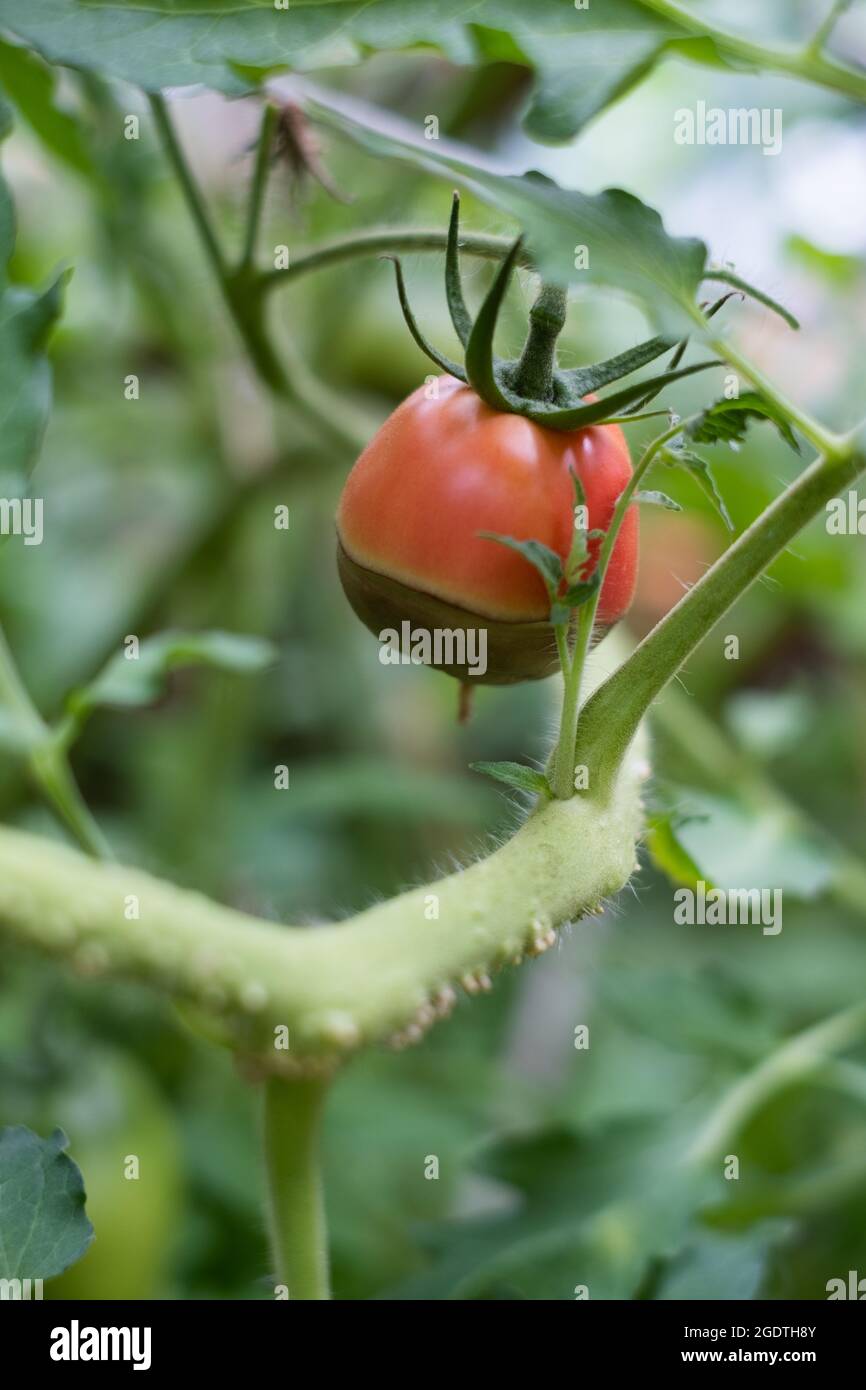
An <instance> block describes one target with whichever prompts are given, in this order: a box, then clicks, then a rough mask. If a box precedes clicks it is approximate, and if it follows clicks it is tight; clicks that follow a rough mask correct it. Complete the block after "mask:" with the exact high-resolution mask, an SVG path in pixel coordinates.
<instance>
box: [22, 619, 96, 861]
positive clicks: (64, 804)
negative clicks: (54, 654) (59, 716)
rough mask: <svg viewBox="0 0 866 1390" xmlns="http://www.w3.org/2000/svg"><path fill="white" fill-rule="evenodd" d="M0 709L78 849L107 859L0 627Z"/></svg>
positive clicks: (57, 744) (58, 744) (58, 747)
mask: <svg viewBox="0 0 866 1390" xmlns="http://www.w3.org/2000/svg"><path fill="white" fill-rule="evenodd" d="M0 708H5V709H7V710H8V711H9V712H10V713H11V714H12V716H13V718H14V721H15V725H16V727H17V728H18V730H19V731H20V734H21V738H22V745H23V748H24V750H25V754H26V758H27V764H28V767H29V769H30V772H31V775H32V776H33V779H34V781H35V782H36V784H37V786H38V787H39V788H40V790H41V791H42V793H43V795H44V796H45V798H46V800H47V801H48V802H49V804H50V805H51V806H52V807H53V809H54V811H55V813H56V814H57V816H58V818H59V819H60V821H61V822H62V823H63V824H64V825H65V826H67V828H68V829H69V830H70V831H71V832H72V834H73V835H74V836H75V838H76V840H77V841H78V843H79V844H80V845H81V848H82V849H83V850H85V851H86V852H87V853H88V854H90V855H92V856H93V857H94V858H95V859H110V858H111V850H110V848H109V845H108V842H107V841H106V839H105V837H104V836H103V834H102V831H101V830H100V829H99V826H98V825H97V823H96V821H95V820H94V818H93V816H92V815H91V813H90V811H89V810H88V808H87V805H86V804H85V802H84V798H83V797H82V795H81V792H80V791H79V789H78V785H77V783H76V781H75V778H74V777H73V775H72V772H71V770H70V767H69V763H68V761H67V758H66V751H65V748H64V746H63V743H62V741H61V740H60V739H59V738H56V737H55V735H54V732H53V731H52V730H51V729H49V727H48V726H47V724H46V723H45V721H44V720H43V719H42V716H41V715H40V713H39V711H38V710H37V708H36V706H35V705H34V704H33V701H32V700H31V699H30V696H29V695H28V693H27V690H26V687H25V685H24V682H23V681H22V680H21V677H20V675H19V673H18V668H17V667H16V665H15V660H14V658H13V656H12V653H11V651H10V649H9V645H8V643H7V641H6V637H5V634H4V632H3V629H2V627H0Z"/></svg>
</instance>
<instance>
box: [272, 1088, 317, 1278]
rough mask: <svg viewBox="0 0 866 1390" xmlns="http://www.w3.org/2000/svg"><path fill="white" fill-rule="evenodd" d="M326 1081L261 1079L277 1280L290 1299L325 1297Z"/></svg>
mask: <svg viewBox="0 0 866 1390" xmlns="http://www.w3.org/2000/svg"><path fill="white" fill-rule="evenodd" d="M327 1091H328V1082H327V1081H323V1080H318V1079H317V1080H312V1079H311V1080H300V1079H299V1080H283V1079H282V1078H281V1077H271V1078H270V1079H269V1080H268V1081H266V1082H265V1098H264V1106H265V1114H264V1140H265V1164H266V1168H267V1181H268V1213H269V1225H270V1235H271V1247H272V1250H273V1258H274V1268H275V1273H276V1277H277V1281H278V1283H280V1284H283V1285H285V1287H286V1289H287V1291H288V1296H289V1298H290V1299H298V1298H299V1299H318V1300H322V1299H328V1298H330V1296H331V1292H330V1282H329V1276H328V1236H327V1224H326V1220H325V1198H324V1191H323V1186H322V1175H321V1167H320V1155H319V1140H320V1130H321V1121H322V1112H323V1109H324V1104H325V1098H326V1096H327Z"/></svg>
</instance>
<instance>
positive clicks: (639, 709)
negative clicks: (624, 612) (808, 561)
mask: <svg viewBox="0 0 866 1390" xmlns="http://www.w3.org/2000/svg"><path fill="white" fill-rule="evenodd" d="M864 467H866V454H864V453H862V452H860V451H859V450H855V449H854V448H853V447H852V448H851V449H850V451H848V450H846V449H843V450H840V452H838V453H834V454H831V455H828V456H827V457H818V458H817V459H815V461H814V462H813V463H812V464H811V465H810V466H809V467H808V468H807V469H806V470H805V472H804V473H802V474H801V475H800V477H799V478H798V479H797V480H796V481H795V482H794V483H792V484H791V486H790V487H789V488H788V489H787V490H786V491H785V492H783V493H782V494H781V496H780V497H778V498H777V499H776V501H775V502H773V503H772V504H771V505H770V506H769V507H768V508H767V509H766V511H765V512H763V513H762V514H761V515H760V516H759V517H758V518H757V520H756V521H754V522H753V523H752V525H751V526H750V527H748V529H747V530H745V531H744V532H743V533H742V535H741V536H739V537H738V539H737V540H736V541H734V543H733V545H731V546H730V547H729V549H728V550H726V551H725V553H724V555H722V556H721V558H720V559H718V560H717V561H716V563H715V564H714V565H713V566H712V568H711V569H709V570H708V571H707V573H706V574H705V575H704V576H703V577H702V578H701V579H700V580H699V581H698V583H697V584H695V586H694V588H692V589H691V590H690V591H689V593H688V594H687V595H686V596H685V598H683V599H681V601H680V602H679V603H678V604H677V606H676V607H675V608H672V609H671V611H670V612H669V613H668V614H667V616H666V617H664V618H663V619H662V621H661V622H660V623H658V624H657V625H656V627H654V628H653V630H652V632H650V633H649V635H648V636H647V637H645V638H644V640H643V641H642V642H641V644H640V646H638V647H637V648H636V650H635V651H634V652H633V654H632V655H631V656H630V657H629V659H628V661H626V662H625V663H624V665H622V666H621V667H620V668H619V670H618V671H616V672H615V673H614V675H613V676H611V677H610V679H609V680H607V681H605V683H604V685H603V686H601V688H600V689H599V690H598V691H596V693H595V695H593V697H592V698H591V699H590V700H589V701H588V702H587V704H586V706H585V707H584V709H583V710H582V711H581V717H580V723H579V726H578V740H577V752H576V759H577V761H578V762H581V763H585V764H586V765H587V766H588V767H589V769H590V785H591V786H592V787H593V788H594V790H595V791H596V792H605V791H606V790H607V789H608V788H609V787H610V786H611V784H612V782H613V779H614V777H615V775H616V769H617V767H618V766H619V764H620V762H621V761H622V758H623V756H624V753H625V750H626V748H627V747H628V744H629V742H630V741H631V739H632V737H633V736H634V733H635V731H636V729H637V728H638V725H639V724H640V721H641V719H642V718H643V716H644V715H645V714H646V712H647V710H648V709H649V706H650V705H651V703H652V701H653V700H654V699H655V697H656V696H657V695H658V694H659V692H660V691H661V690H662V689H663V688H664V686H665V685H666V684H667V682H668V681H669V680H670V679H671V678H672V677H673V676H674V675H675V674H676V673H677V671H678V670H679V669H680V667H681V666H682V664H683V662H684V661H686V659H687V658H688V657H689V656H690V655H691V653H692V652H693V651H694V650H695V648H696V647H697V646H698V644H699V643H700V642H702V641H703V639H704V637H706V636H707V634H708V633H709V632H710V631H711V630H712V628H713V627H714V626H715V624H716V623H717V622H718V620H719V619H720V618H721V617H722V616H723V615H724V614H725V613H726V612H727V611H728V609H729V608H730V607H731V605H732V604H733V603H735V602H736V600H737V599H738V598H739V597H740V595H741V594H743V593H745V591H746V589H748V588H749V586H750V585H751V584H752V583H753V582H754V580H755V579H757V577H758V576H759V575H760V574H761V573H762V572H763V571H764V570H765V569H766V567H767V566H768V565H769V564H771V563H772V561H773V560H775V559H776V557H777V556H778V555H780V554H781V552H782V551H783V550H784V549H785V547H786V546H787V545H788V543H789V542H790V541H791V540H793V538H794V536H796V534H797V533H798V531H800V530H802V528H803V527H804V526H805V525H806V523H807V522H808V521H810V520H811V519H812V518H813V517H814V516H817V515H818V513H819V512H820V511H821V510H822V509H823V508H824V507H825V506H826V504H827V502H829V500H830V499H831V498H832V497H835V496H836V494H837V493H838V492H839V491H841V489H842V488H844V487H847V486H849V485H850V484H851V483H852V482H854V480H855V479H856V478H857V477H858V475H859V474H860V473H861V472H862V471H863V469H864Z"/></svg>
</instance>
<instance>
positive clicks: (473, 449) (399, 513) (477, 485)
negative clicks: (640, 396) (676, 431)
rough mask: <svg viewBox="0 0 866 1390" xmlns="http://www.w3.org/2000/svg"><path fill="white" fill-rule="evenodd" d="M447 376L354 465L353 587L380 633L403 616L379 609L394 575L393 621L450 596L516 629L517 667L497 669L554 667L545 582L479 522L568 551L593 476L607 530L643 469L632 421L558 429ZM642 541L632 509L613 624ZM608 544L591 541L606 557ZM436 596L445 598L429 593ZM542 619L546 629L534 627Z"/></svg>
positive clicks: (592, 516) (507, 675) (610, 603)
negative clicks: (624, 425) (635, 467)
mask: <svg viewBox="0 0 866 1390" xmlns="http://www.w3.org/2000/svg"><path fill="white" fill-rule="evenodd" d="M437 387H438V395H436V396H435V397H431V393H430V388H429V386H423V387H420V388H419V389H418V390H417V391H415V392H413V394H412V395H411V396H409V397H408V399H407V400H405V401H404V402H403V404H402V405H400V406H398V408H397V409H396V410H395V411H394V413H393V414H392V415H391V416H390V417H389V419H388V420H386V422H385V424H384V425H383V426H382V428H381V429H380V430H379V432H378V433H377V434H376V435H375V436H374V438H373V439H372V440H371V441H370V443H369V444H368V445H367V448H366V449H365V450H364V452H363V453H362V454H361V456H360V458H359V459H358V461H357V463H356V464H355V466H354V468H353V469H352V471H351V473H350V474H349V477H348V479H347V482H346V486H345V488H344V491H343V495H342V497H341V499H340V505H339V509H338V513H337V531H338V535H339V538H340V544H341V552H342V553H341V575H342V578H343V582H344V586H345V588H346V591H347V594H348V596H349V598H350V601H351V602H352V603H353V605H354V606H355V608H356V611H358V612H359V615H360V616H361V617H362V619H363V620H364V621H365V622H366V623H367V625H368V626H369V627H371V628H372V630H374V631H377V630H379V629H381V628H382V627H383V626H384V625H385V622H384V619H385V618H386V617H388V616H389V614H388V612H386V608H387V607H388V605H387V604H386V605H385V607H383V605H382V603H381V602H379V601H377V602H376V603H374V604H372V611H371V604H370V601H369V600H370V589H371V586H372V589H373V590H375V591H376V596H377V598H378V599H381V597H382V595H381V593H380V592H379V591H380V590H382V587H383V586H381V585H377V584H376V581H375V576H380V577H382V578H384V579H385V580H387V581H391V583H390V585H389V586H387V594H388V595H390V597H391V598H392V599H393V600H394V602H395V603H396V607H394V605H393V604H392V605H391V607H392V608H393V612H391V614H390V616H391V618H392V622H391V624H390V625H391V626H396V625H399V619H400V617H401V616H402V617H406V618H409V620H410V621H417V620H418V618H419V616H423V617H425V618H429V617H431V616H434V617H435V616H436V607H435V601H436V600H438V601H440V603H441V604H442V605H444V607H443V609H442V612H441V613H440V615H439V616H441V617H442V618H443V621H444V620H445V619H447V618H448V617H450V618H451V620H452V621H453V620H454V612H455V610H465V611H464V612H463V613H462V617H463V619H464V620H465V621H467V623H468V620H469V619H470V618H472V619H475V620H478V619H481V620H485V624H484V625H486V626H487V627H488V631H489V634H490V635H491V637H492V638H493V640H494V644H495V641H496V639H497V638H499V637H504V639H505V642H506V646H507V648H508V652H507V664H506V666H503V667H502V668H499V667H498V666H497V668H496V670H495V671H494V672H493V673H492V674H491V675H489V676H488V680H490V681H495V682H498V681H509V680H522V679H527V678H532V677H535V676H541V675H546V674H548V672H549V671H550V670H554V669H555V668H556V664H557V662H556V655H555V649H554V646H553V640H552V631H551V629H550V627H549V624H548V623H547V621H546V620H547V616H548V612H549V607H550V605H549V600H548V597H547V593H546V591H545V588H544V584H543V581H542V579H541V577H540V575H539V574H538V573H537V572H536V570H535V569H534V568H533V566H532V565H531V564H529V563H528V561H527V560H525V559H524V558H523V556H522V555H519V554H517V553H516V552H515V551H513V550H510V549H508V548H507V547H505V546H503V545H499V544H497V543H496V542H494V541H491V540H486V539H483V538H482V537H481V536H480V535H479V532H482V531H493V532H497V533H499V534H501V535H508V536H513V537H515V538H516V539H518V540H529V539H534V540H539V541H542V542H544V544H545V545H547V546H549V547H550V548H551V549H552V550H555V551H556V552H557V553H558V554H559V555H560V556H561V557H562V559H563V561H564V560H565V558H566V557H567V555H568V552H569V548H570V545H571V540H572V535H573V526H574V511H573V508H574V489H573V484H572V478H571V475H572V473H573V472H574V473H576V474H577V476H578V478H579V479H580V481H581V483H582V485H583V489H584V492H585V495H586V502H587V509H588V512H589V529H594V528H600V529H605V528H606V527H607V526H608V524H609V523H610V519H611V516H612V514H613V509H614V506H615V504H616V500H617V498H618V497H619V495H620V493H621V492H622V490H623V488H624V487H625V485H626V483H627V481H628V479H629V477H630V475H631V461H630V458H629V453H628V448H627V445H626V442H625V439H624V437H623V434H622V431H621V430H620V429H619V427H618V426H616V425H603V426H590V427H589V428H587V429H582V430H576V431H574V432H570V433H566V432H562V431H556V430H550V429H545V428H544V427H543V426H541V425H537V424H534V423H533V422H532V421H531V420H528V419H526V418H525V417H524V416H521V415H510V414H503V413H500V412H498V411H496V410H493V409H492V408H491V407H490V406H488V405H486V404H485V403H484V401H482V400H481V398H480V397H479V396H478V395H476V393H475V392H474V391H473V390H472V389H471V387H468V386H464V385H462V384H461V383H460V382H458V381H457V380H455V378H453V377H449V376H444V377H440V378H439V379H438V383H437ZM428 397H430V398H429V399H428ZM637 542H638V520H637V509H636V508H631V509H630V511H629V513H628V514H627V515H626V517H625V520H624V522H623V526H622V529H621V531H620V534H619V536H618V538H617V542H616V545H615V547H614V551H613V554H612V556H611V560H610V564H609V567H608V571H607V575H606V577H605V580H604V584H603V586H602V591H601V595H600V600H599V607H598V623H599V626H600V627H604V628H606V627H609V626H610V625H611V624H612V623H614V622H616V621H617V619H618V618H620V617H621V616H622V615H623V613H624V612H625V611H626V609H627V608H628V606H629V604H630V602H631V599H632V595H633V593H634V586H635V577H636V569H637ZM598 544H599V542H598V541H594V542H592V543H591V545H590V554H591V555H592V556H593V558H595V556H596V555H597V551H598ZM359 584H361V585H362V587H364V588H365V593H363V594H359V592H358V586H359ZM413 596H414V598H413ZM424 596H426V597H427V599H428V600H433V601H434V602H433V603H430V602H428V603H427V604H426V605H425V604H422V603H420V600H421V599H422V598H423V597H424ZM401 602H402V604H403V607H404V609H405V612H404V613H402V614H401V612H400V611H399V610H400V605H401ZM458 616H459V614H458ZM486 620H489V621H486ZM538 625H540V627H541V629H542V631H536V630H534V629H536V627H537V626H538ZM524 628H526V629H529V630H527V631H526V633H525V637H526V653H525V657H526V659H525V660H524V659H522V657H521V650H520V648H521V629H524ZM508 629H511V630H510V631H508ZM539 644H540V646H539ZM540 649H543V651H544V653H545V654H546V655H545V657H544V659H542V660H540V659H539V654H540ZM494 664H496V663H494ZM542 667H543V669H541V668H542ZM453 674H460V673H459V672H458V671H455V672H453Z"/></svg>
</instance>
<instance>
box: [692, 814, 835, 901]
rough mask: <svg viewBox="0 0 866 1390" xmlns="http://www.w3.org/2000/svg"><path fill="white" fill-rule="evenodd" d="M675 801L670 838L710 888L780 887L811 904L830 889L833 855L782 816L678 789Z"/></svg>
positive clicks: (792, 895)
mask: <svg viewBox="0 0 866 1390" xmlns="http://www.w3.org/2000/svg"><path fill="white" fill-rule="evenodd" d="M677 801H678V813H677V815H676V816H675V817H673V816H672V817H671V818H670V819H669V830H670V834H671V835H672V836H673V837H674V839H675V840H676V842H677V843H678V844H679V845H680V847H681V848H682V850H683V851H684V852H685V854H686V855H687V856H688V858H689V860H690V861H691V863H692V864H694V866H695V867H696V868H697V870H698V872H699V874H700V875H701V877H702V878H703V880H704V882H705V883H706V884H707V885H708V886H710V885H712V886H714V887H716V888H725V889H727V888H740V889H765V888H766V889H780V890H781V891H783V892H784V893H785V894H790V896H791V897H792V898H804V899H807V900H809V899H813V898H817V897H818V896H819V895H820V894H821V893H823V892H824V890H825V889H826V888H827V886H828V885H829V883H830V881H831V879H832V877H833V863H832V855H831V852H830V851H829V850H828V848H827V847H826V846H824V845H822V844H821V842H820V841H819V840H818V839H817V837H815V836H811V835H808V834H806V833H804V831H803V830H802V829H801V828H800V827H799V826H798V825H796V824H794V823H793V822H792V820H791V819H790V818H789V817H786V816H785V815H784V814H783V813H782V812H774V811H772V810H755V809H754V808H752V807H751V806H746V805H744V804H742V803H741V802H739V801H737V800H734V799H733V798H724V797H719V796H714V795H711V794H710V793H708V792H704V791H698V790H695V789H694V788H688V789H687V790H682V789H681V791H680V795H679V796H678V798H677Z"/></svg>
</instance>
